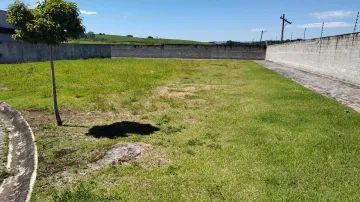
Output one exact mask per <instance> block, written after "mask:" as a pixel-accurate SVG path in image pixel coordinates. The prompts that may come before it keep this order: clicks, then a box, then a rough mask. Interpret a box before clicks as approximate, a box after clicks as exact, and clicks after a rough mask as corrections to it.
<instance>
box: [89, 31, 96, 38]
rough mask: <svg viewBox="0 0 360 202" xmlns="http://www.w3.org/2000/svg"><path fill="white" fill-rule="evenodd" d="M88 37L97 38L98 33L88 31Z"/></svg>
mask: <svg viewBox="0 0 360 202" xmlns="http://www.w3.org/2000/svg"><path fill="white" fill-rule="evenodd" d="M87 37H88V38H89V39H95V37H96V35H95V34H94V32H88V33H87Z"/></svg>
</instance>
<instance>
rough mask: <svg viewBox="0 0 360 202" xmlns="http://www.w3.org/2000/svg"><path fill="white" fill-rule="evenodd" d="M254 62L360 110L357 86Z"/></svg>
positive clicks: (274, 65) (261, 62)
mask: <svg viewBox="0 0 360 202" xmlns="http://www.w3.org/2000/svg"><path fill="white" fill-rule="evenodd" d="M254 62H256V63H257V64H259V65H261V66H264V67H266V68H268V69H271V70H274V71H275V72H277V73H279V74H281V75H283V76H285V77H287V78H289V79H291V80H293V81H295V82H297V83H299V84H301V85H303V86H305V87H306V88H309V89H311V90H313V91H316V92H318V93H320V94H322V95H325V96H327V97H329V98H332V99H335V100H337V101H339V102H341V103H342V104H344V105H347V106H349V107H351V108H353V109H355V110H356V111H358V112H360V87H359V86H355V85H352V84H349V83H345V82H343V81H339V80H336V79H334V78H329V77H325V76H321V75H316V74H312V73H309V72H305V71H301V70H298V69H295V68H293V67H290V66H285V65H281V64H277V63H274V62H270V61H265V60H256V61H254ZM359 79H360V78H359Z"/></svg>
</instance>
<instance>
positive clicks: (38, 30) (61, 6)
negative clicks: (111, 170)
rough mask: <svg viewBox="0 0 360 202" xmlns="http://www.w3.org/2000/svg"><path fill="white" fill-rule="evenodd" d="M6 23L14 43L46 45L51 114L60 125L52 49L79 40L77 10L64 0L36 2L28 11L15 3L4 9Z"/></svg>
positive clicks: (80, 20)
mask: <svg viewBox="0 0 360 202" xmlns="http://www.w3.org/2000/svg"><path fill="white" fill-rule="evenodd" d="M7 22H8V23H9V24H12V25H13V26H14V27H15V30H16V33H15V34H14V35H13V38H14V39H15V40H22V41H25V42H29V43H35V44H38V43H42V44H47V45H48V46H49V49H50V64H51V79H52V93H53V105H54V112H55V118H56V123H57V125H58V126H61V125H62V121H61V118H60V113H59V108H58V105H57V95H56V82H55V69H54V47H55V46H57V45H59V44H61V43H63V42H66V41H67V40H68V39H79V38H80V36H81V35H82V34H83V33H84V31H85V27H84V26H83V25H82V19H81V17H80V10H79V9H78V8H77V5H76V4H75V3H72V2H69V1H65V0H44V1H40V2H38V3H37V6H36V7H35V8H32V9H29V8H28V7H27V6H26V5H25V4H24V3H23V2H21V1H20V0H16V1H15V2H14V3H13V4H10V5H9V7H8V12H7Z"/></svg>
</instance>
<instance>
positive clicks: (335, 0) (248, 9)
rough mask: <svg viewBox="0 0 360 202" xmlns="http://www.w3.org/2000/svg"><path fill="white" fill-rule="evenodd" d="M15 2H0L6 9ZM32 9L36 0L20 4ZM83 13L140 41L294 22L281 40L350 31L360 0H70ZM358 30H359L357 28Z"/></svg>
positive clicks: (204, 37)
mask: <svg viewBox="0 0 360 202" xmlns="http://www.w3.org/2000/svg"><path fill="white" fill-rule="evenodd" d="M12 2H13V0H0V9H6V7H7V5H8V4H10V3H12ZM24 2H25V3H26V4H29V5H34V2H35V0H24ZM73 2H76V3H77V4H78V7H79V8H80V9H81V10H82V16H83V18H84V24H85V26H86V28H87V31H94V32H95V33H99V32H104V33H107V34H116V35H127V34H132V35H136V36H139V37H147V36H154V37H156V36H158V37H159V38H176V39H190V40H198V41H226V40H234V41H252V40H253V39H254V40H259V39H260V32H259V31H260V30H266V31H267V32H266V33H265V34H264V37H263V39H265V40H270V39H273V40H275V39H276V38H277V39H279V38H280V36H281V20H280V16H281V15H282V14H283V13H285V14H286V18H287V19H289V20H290V21H291V22H293V24H292V25H288V26H287V27H286V30H285V39H290V37H291V33H292V34H293V38H303V35H304V28H305V27H307V38H315V37H320V34H321V24H322V22H325V29H324V36H329V35H337V34H343V33H350V32H352V31H353V29H354V24H355V19H356V14H357V11H358V10H360V1H359V0H326V1H325V0H292V1H285V0H271V1H270V0H252V1H246V0H101V1H100V0H73ZM357 31H360V24H359V28H358V29H357Z"/></svg>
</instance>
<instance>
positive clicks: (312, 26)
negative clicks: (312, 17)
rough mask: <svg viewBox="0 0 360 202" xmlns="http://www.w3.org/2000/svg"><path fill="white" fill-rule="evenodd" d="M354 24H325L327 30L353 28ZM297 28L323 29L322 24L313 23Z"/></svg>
mask: <svg viewBox="0 0 360 202" xmlns="http://www.w3.org/2000/svg"><path fill="white" fill-rule="evenodd" d="M352 26H354V25H353V24H350V23H346V22H326V23H325V24H324V27H325V28H341V27H352ZM295 27H297V28H319V27H320V28H321V27H322V23H311V24H303V25H295Z"/></svg>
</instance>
